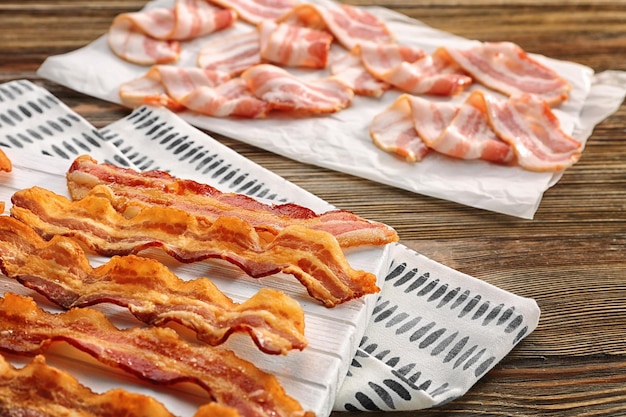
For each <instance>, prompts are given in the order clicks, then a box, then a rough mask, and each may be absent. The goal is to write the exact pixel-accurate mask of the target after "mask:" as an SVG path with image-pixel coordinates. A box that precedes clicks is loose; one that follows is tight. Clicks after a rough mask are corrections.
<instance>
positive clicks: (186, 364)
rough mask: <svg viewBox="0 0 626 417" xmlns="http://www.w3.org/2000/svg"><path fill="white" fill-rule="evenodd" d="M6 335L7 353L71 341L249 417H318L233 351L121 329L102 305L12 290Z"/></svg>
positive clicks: (0, 317) (0, 303)
mask: <svg viewBox="0 0 626 417" xmlns="http://www.w3.org/2000/svg"><path fill="white" fill-rule="evenodd" d="M0 332H2V335H3V337H2V338H0V349H2V350H4V351H8V352H12V353H16V354H26V355H36V354H40V353H43V352H45V351H46V350H47V349H48V348H49V346H50V345H51V344H52V343H54V342H67V343H69V344H70V345H72V346H73V347H75V348H77V349H79V350H81V351H83V352H85V353H87V354H89V355H91V356H92V357H94V358H95V359H97V360H98V361H100V362H101V363H103V364H105V365H108V366H112V367H116V368H120V369H122V370H124V371H126V372H129V373H131V374H133V375H135V376H137V377H139V378H141V379H143V380H146V381H149V382H152V383H155V384H159V385H171V384H176V383H180V382H190V383H193V384H196V385H198V386H199V387H200V388H202V389H204V390H205V391H206V392H207V393H208V394H209V395H210V397H211V400H214V401H216V402H217V403H218V404H221V405H223V406H226V407H232V408H235V409H236V410H237V411H238V412H239V414H240V415H241V416H244V417H253V416H254V417H266V416H267V417H270V416H271V417H287V416H289V417H301V416H302V417H304V416H307V417H312V413H310V412H306V411H304V410H303V409H302V406H301V405H300V404H299V403H298V401H296V400H295V399H293V398H292V397H290V396H288V395H287V394H286V393H285V390H284V388H283V387H282V386H281V385H280V383H279V382H278V380H277V379H276V378H275V377H274V376H273V375H270V374H268V373H266V372H264V371H261V370H260V369H258V368H257V367H256V366H254V365H253V364H252V363H250V362H248V361H245V360H243V359H241V358H239V357H237V356H236V355H235V354H234V353H233V352H231V351H229V350H226V349H220V348H214V347H210V346H206V345H203V346H200V345H191V344H188V343H186V342H184V341H183V340H182V339H180V338H179V337H178V334H177V333H176V332H175V331H174V330H172V329H169V328H161V327H149V328H137V327H135V328H130V329H126V330H119V329H118V328H117V327H115V326H114V325H113V324H112V323H111V322H110V321H109V320H108V319H107V318H106V317H105V316H104V314H102V313H101V312H99V311H96V310H92V309H89V308H81V309H72V310H69V311H68V312H65V313H61V314H52V313H49V312H46V311H44V310H42V309H40V308H38V307H37V304H36V303H35V302H34V301H33V300H32V299H31V298H27V297H23V296H19V295H15V294H11V293H6V294H5V295H4V298H3V299H0Z"/></svg>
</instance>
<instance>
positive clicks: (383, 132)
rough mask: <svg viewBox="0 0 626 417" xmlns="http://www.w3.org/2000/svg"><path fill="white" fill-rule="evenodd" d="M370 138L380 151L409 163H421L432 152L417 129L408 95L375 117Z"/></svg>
mask: <svg viewBox="0 0 626 417" xmlns="http://www.w3.org/2000/svg"><path fill="white" fill-rule="evenodd" d="M370 136H371V138H372V140H373V141H374V144H376V146H378V147H379V148H380V149H382V150H384V151H386V152H390V153H394V154H396V155H398V156H399V157H401V158H402V159H404V160H405V161H407V162H418V161H421V160H422V159H423V158H424V157H425V156H426V155H427V154H428V152H430V148H429V147H428V146H427V145H426V144H425V143H424V141H423V140H422V138H421V137H420V135H419V134H418V133H417V129H416V128H415V122H414V119H413V116H412V114H411V105H410V102H409V96H408V95H404V96H401V97H399V98H398V99H397V100H396V101H394V102H393V104H392V105H391V106H389V107H388V108H387V109H385V110H384V111H383V112H381V113H379V114H377V115H376V116H375V117H374V119H373V120H372V123H371V125H370Z"/></svg>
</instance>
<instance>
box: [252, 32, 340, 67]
mask: <svg viewBox="0 0 626 417" xmlns="http://www.w3.org/2000/svg"><path fill="white" fill-rule="evenodd" d="M258 29H259V32H260V48H261V52H260V55H261V58H262V59H264V60H266V61H269V62H271V63H274V64H278V65H283V66H287V67H304V68H315V69H321V68H326V63H327V61H328V51H329V50H330V44H331V42H332V41H333V37H332V36H331V35H330V33H328V32H326V31H322V30H316V29H310V28H306V27H301V26H296V25H291V24H287V23H281V24H277V23H275V22H274V21H271V20H265V21H263V22H261V23H259V28H258Z"/></svg>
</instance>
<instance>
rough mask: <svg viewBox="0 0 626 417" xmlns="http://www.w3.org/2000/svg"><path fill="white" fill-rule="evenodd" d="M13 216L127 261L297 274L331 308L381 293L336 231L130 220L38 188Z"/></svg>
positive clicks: (160, 212) (91, 200)
mask: <svg viewBox="0 0 626 417" xmlns="http://www.w3.org/2000/svg"><path fill="white" fill-rule="evenodd" d="M11 200H12V202H13V207H12V208H11V215H12V216H13V217H15V218H17V219H19V220H21V221H23V222H24V223H26V224H28V225H29V226H31V227H32V228H33V229H35V231H37V233H39V234H40V235H42V236H43V237H44V238H45V239H50V238H52V237H53V236H54V235H63V236H70V237H74V238H76V239H78V240H80V241H82V242H83V243H84V244H85V245H86V246H87V247H89V248H90V249H91V250H94V251H96V252H98V253H100V254H102V255H106V256H113V255H128V254H134V253H138V252H140V251H142V250H144V249H147V248H151V247H155V248H161V249H162V250H164V251H165V252H166V253H167V254H169V255H170V256H173V257H174V258H176V259H177V260H179V261H181V262H195V261H201V260H205V259H209V258H216V259H223V260H226V261H228V262H230V263H232V264H234V265H237V266H238V267H240V268H241V269H242V270H243V271H244V272H246V273H247V274H248V275H250V276H251V277H254V278H258V277H262V276H267V275H271V274H274V273H278V272H283V273H285V274H291V275H293V276H295V277H296V278H297V279H298V280H299V281H300V282H301V283H302V284H303V285H304V286H305V287H306V289H307V290H308V292H309V294H310V295H311V296H312V297H313V298H315V299H317V300H319V301H320V302H322V303H323V304H324V305H326V306H327V307H334V306H335V305H337V304H339V303H342V302H345V301H348V300H351V299H353V298H358V297H361V296H362V295H365V294H371V293H375V292H378V291H379V288H378V286H377V285H376V276H375V275H374V274H371V273H369V272H366V271H357V270H354V269H352V267H351V266H350V264H349V263H348V261H347V260H346V258H345V255H344V254H343V252H342V250H341V247H340V246H339V245H338V244H337V240H336V239H335V238H334V237H333V236H332V235H330V234H329V233H326V232H323V231H320V230H311V229H308V228H306V227H304V226H300V225H292V226H288V227H286V228H284V229H283V230H282V231H281V232H280V233H278V235H276V237H275V238H274V239H273V240H271V241H269V242H265V241H263V240H262V239H261V238H260V237H259V234H258V233H257V232H256V231H255V230H254V228H252V226H250V225H249V224H248V223H246V222H245V221H244V220H241V219H238V218H236V217H227V216H222V217H218V218H217V220H215V222H207V221H206V220H205V219H202V218H198V217H194V216H192V215H190V214H188V213H186V212H184V211H182V210H178V209H175V208H171V207H157V206H153V207H146V208H144V209H142V210H140V211H139V212H138V213H137V215H136V216H134V217H133V218H131V219H127V218H125V217H124V216H122V215H121V214H120V213H118V212H117V211H115V209H114V208H113V206H112V205H111V203H110V201H109V200H108V199H106V198H104V197H100V196H96V195H89V196H87V197H85V198H83V199H82V200H78V201H70V200H68V199H67V198H65V197H63V196H60V195H57V194H55V193H53V192H51V191H48V190H45V189H43V188H39V187H32V188H28V189H24V190H20V191H18V192H16V193H15V194H14V195H13V197H12V198H11Z"/></svg>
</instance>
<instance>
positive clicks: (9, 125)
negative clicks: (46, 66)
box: [0, 80, 129, 166]
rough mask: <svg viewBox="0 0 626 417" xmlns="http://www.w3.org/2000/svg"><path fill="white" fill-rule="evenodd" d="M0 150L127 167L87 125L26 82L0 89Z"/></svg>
mask: <svg viewBox="0 0 626 417" xmlns="http://www.w3.org/2000/svg"><path fill="white" fill-rule="evenodd" d="M0 146H3V147H6V148H14V149H24V150H28V151H34V152H38V153H41V154H43V155H47V156H54V157H58V158H63V159H68V160H73V159H74V158H76V157H77V156H79V155H83V154H91V155H92V156H94V157H96V158H99V159H100V160H101V161H104V162H110V163H114V164H116V165H122V166H129V163H128V160H126V159H125V158H124V157H123V156H122V155H120V154H119V153H118V152H117V151H116V150H115V149H113V148H112V147H110V145H108V144H107V143H106V139H104V138H103V137H102V136H101V135H100V133H99V132H98V130H97V129H95V128H94V127H93V126H92V125H91V124H90V123H89V122H87V121H86V120H85V119H83V118H82V117H80V116H79V115H77V114H76V113H74V112H73V111H72V110H71V109H70V108H69V107H67V106H66V105H65V104H64V103H62V102H61V101H60V100H59V99H57V98H56V97H54V96H53V95H52V94H50V93H49V92H48V91H47V90H45V89H43V88H41V87H38V86H37V85H35V84H33V83H32V82H30V81H26V80H17V81H11V82H8V83H5V84H2V85H0Z"/></svg>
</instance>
